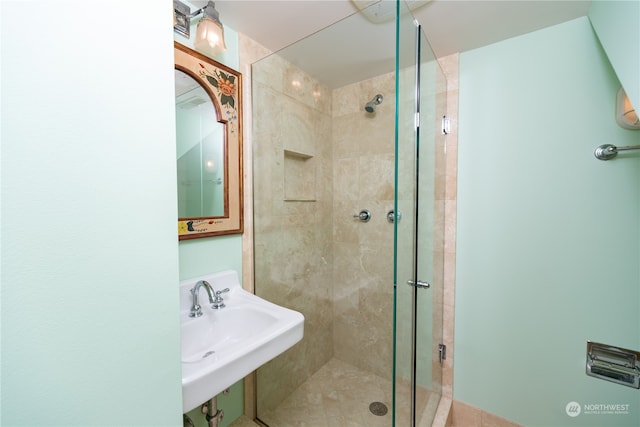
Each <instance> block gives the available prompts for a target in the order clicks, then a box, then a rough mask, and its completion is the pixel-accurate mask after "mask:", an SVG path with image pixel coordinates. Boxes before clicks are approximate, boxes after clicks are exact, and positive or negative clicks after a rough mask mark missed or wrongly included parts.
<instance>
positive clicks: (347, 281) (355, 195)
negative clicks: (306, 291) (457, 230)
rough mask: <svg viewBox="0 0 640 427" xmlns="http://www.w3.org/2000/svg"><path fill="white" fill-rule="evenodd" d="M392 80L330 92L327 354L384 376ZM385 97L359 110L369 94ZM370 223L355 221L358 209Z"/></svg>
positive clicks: (389, 311) (389, 329)
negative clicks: (330, 291)
mask: <svg viewBox="0 0 640 427" xmlns="http://www.w3.org/2000/svg"><path fill="white" fill-rule="evenodd" d="M394 92H395V74H394V73H388V74H384V75H382V76H378V77H375V78H372V79H369V80H364V81H361V82H358V83H355V84H351V85H348V86H344V87H342V88H338V89H334V90H333V126H332V141H333V144H332V146H333V230H332V236H333V251H334V252H333V253H334V261H333V266H334V269H333V281H332V283H333V296H334V307H333V317H334V334H333V351H334V355H335V357H336V358H338V359H340V360H343V361H345V362H348V363H351V364H353V365H355V366H358V367H359V368H362V369H365V370H368V371H370V372H372V373H375V374H376V375H379V376H381V377H383V378H388V379H390V378H391V374H392V366H393V354H392V349H393V343H392V340H393V224H392V223H390V222H388V221H387V217H386V216H387V212H389V211H390V210H392V209H393V198H394V150H395V148H394V121H395V93H394ZM377 94H381V95H383V97H384V99H383V101H382V103H381V104H380V105H378V106H376V110H375V112H374V113H366V112H365V111H364V106H365V104H366V103H367V102H368V101H369V100H371V99H372V98H373V97H374V96H375V95H377ZM363 209H366V210H368V211H370V212H371V219H370V220H369V222H361V221H359V220H357V219H354V215H357V214H358V213H359V212H360V211H361V210H363Z"/></svg>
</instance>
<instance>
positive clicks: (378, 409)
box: [369, 402, 388, 417]
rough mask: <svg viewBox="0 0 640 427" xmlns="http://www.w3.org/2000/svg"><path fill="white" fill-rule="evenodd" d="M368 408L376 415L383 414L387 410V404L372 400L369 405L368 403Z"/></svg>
mask: <svg viewBox="0 0 640 427" xmlns="http://www.w3.org/2000/svg"><path fill="white" fill-rule="evenodd" d="M369 410H370V411H371V413H372V414H373V415H378V416H380V417H381V416H383V415H385V414H386V413H387V411H388V409H387V405H385V404H384V403H382V402H372V403H371V405H369Z"/></svg>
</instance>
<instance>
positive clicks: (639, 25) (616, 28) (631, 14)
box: [589, 0, 640, 108]
mask: <svg viewBox="0 0 640 427" xmlns="http://www.w3.org/2000/svg"><path fill="white" fill-rule="evenodd" d="M589 20H590V21H591V25H592V26H593V28H594V30H595V32H596V34H597V35H598V39H599V40H600V43H601V44H602V47H603V48H604V50H605V52H606V54H607V57H608V58H609V61H610V62H611V65H612V66H613V69H614V70H615V71H616V75H617V76H618V79H619V80H620V82H621V83H622V86H624V89H625V91H626V92H627V95H628V96H629V99H630V100H631V103H632V104H633V105H634V106H635V107H636V108H640V107H638V106H639V105H640V77H639V76H640V48H639V47H638V46H639V45H640V1H638V0H632V1H629V0H626V1H612V0H609V1H605V0H596V1H592V2H591V6H590V7H589Z"/></svg>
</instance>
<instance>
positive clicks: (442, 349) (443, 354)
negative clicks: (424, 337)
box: [438, 344, 447, 364]
mask: <svg viewBox="0 0 640 427" xmlns="http://www.w3.org/2000/svg"><path fill="white" fill-rule="evenodd" d="M446 359H447V346H446V345H444V344H438V360H439V361H440V364H442V361H443V360H446Z"/></svg>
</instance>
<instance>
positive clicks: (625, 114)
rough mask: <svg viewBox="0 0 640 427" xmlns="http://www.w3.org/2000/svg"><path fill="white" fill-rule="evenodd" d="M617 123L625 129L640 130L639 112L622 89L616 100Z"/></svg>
mask: <svg viewBox="0 0 640 427" xmlns="http://www.w3.org/2000/svg"><path fill="white" fill-rule="evenodd" d="M616 122H618V124H619V125H620V126H622V127H623V128H625V129H633V130H635V129H640V118H638V112H637V111H636V109H635V108H634V107H633V104H631V101H630V100H629V97H628V96H627V94H626V93H625V91H624V89H622V88H620V90H619V91H618V96H617V99H616Z"/></svg>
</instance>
